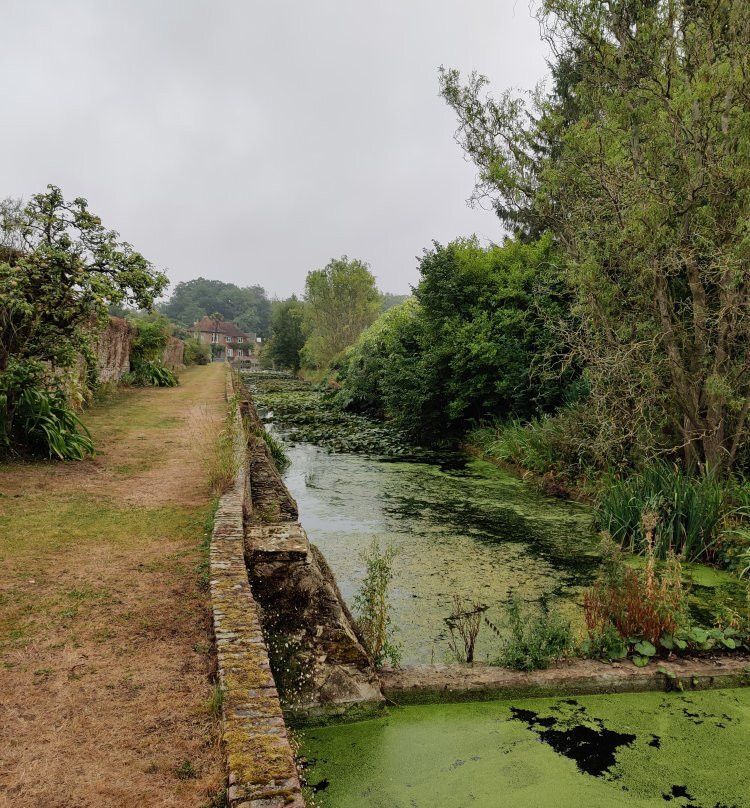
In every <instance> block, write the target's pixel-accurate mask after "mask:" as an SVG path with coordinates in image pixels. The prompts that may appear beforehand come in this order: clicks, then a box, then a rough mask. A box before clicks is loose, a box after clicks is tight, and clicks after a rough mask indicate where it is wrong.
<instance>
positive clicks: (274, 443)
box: [259, 428, 291, 474]
mask: <svg viewBox="0 0 750 808" xmlns="http://www.w3.org/2000/svg"><path fill="white" fill-rule="evenodd" d="M259 434H260V437H261V438H263V440H264V441H265V442H266V446H268V451H269V452H270V453H271V460H273V464H274V466H276V469H277V470H278V472H279V473H280V474H283V473H284V472H285V471H286V470H287V469H288V468H289V465H290V463H291V460H289V456H288V455H287V453H286V452H285V451H284V446H283V445H282V443H281V441H279V440H277V439H276V438H275V437H274V436H273V435H272V434H271V433H270V432H268V431H267V430H265V429H263V428H261V429H260V431H259Z"/></svg>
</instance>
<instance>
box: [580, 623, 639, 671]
mask: <svg viewBox="0 0 750 808" xmlns="http://www.w3.org/2000/svg"><path fill="white" fill-rule="evenodd" d="M579 651H580V654H581V656H584V657H587V658H589V659H601V660H605V661H609V662H611V661H613V660H615V659H624V658H625V657H626V656H627V655H628V647H627V645H626V644H625V640H624V639H623V638H622V637H621V636H620V632H619V631H618V630H617V628H616V627H615V625H614V624H613V623H611V622H609V623H606V624H604V625H599V626H595V627H594V628H592V629H589V632H588V636H587V637H586V639H585V640H584V641H583V643H582V644H581V647H580V649H579Z"/></svg>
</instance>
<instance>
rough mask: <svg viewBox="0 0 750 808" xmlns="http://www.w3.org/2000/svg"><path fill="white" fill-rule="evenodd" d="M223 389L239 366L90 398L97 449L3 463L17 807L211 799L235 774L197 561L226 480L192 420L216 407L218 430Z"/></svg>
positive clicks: (3, 793) (4, 632) (3, 648)
mask: <svg viewBox="0 0 750 808" xmlns="http://www.w3.org/2000/svg"><path fill="white" fill-rule="evenodd" d="M223 392H224V377H223V368H222V367H221V366H217V365H209V366H207V367H202V368H195V369H191V370H190V371H188V372H186V373H185V374H183V377H182V385H181V386H180V387H178V388H173V389H158V390H157V389H155V390H131V391H126V392H123V393H122V394H119V395H118V396H116V397H115V398H114V399H113V400H112V401H110V402H108V403H107V404H103V405H100V406H98V407H96V408H95V409H93V410H91V411H90V412H88V413H87V415H86V420H87V423H88V425H89V428H90V429H91V431H92V433H93V435H94V438H95V440H96V443H97V449H98V452H97V455H96V457H94V458H92V459H91V460H89V461H85V462H82V463H75V464H51V463H49V464H12V465H8V466H0V492H1V493H2V495H1V496H0V562H1V563H2V566H3V577H2V581H0V694H1V696H0V805H2V806H5V805H8V806H10V805H12V806H14V808H25V807H26V806H29V807H31V806H39V805H45V806H55V807H59V808H63V807H65V808H73V807H74V806H75V808H79V807H82V806H100V805H113V806H123V807H126V806H201V805H205V804H207V803H208V802H209V800H210V798H211V795H213V794H215V793H216V792H217V790H218V789H219V788H220V787H221V785H222V781H223V764H222V759H221V751H220V748H219V746H218V742H217V738H218V727H217V724H216V719H215V717H214V716H212V715H210V714H209V712H208V711H207V709H206V703H207V701H208V700H209V699H210V697H211V693H212V689H213V685H212V681H211V673H212V666H213V665H214V660H213V650H212V644H211V634H210V614H209V599H208V594H207V593H206V592H205V591H203V590H202V589H201V588H200V586H199V582H198V575H197V572H196V569H197V567H198V565H199V563H200V561H201V551H200V549H199V544H200V542H201V540H202V539H203V537H204V534H205V530H206V517H207V515H208V514H209V512H210V509H211V491H210V489H209V486H208V483H207V480H206V475H205V472H204V469H203V468H202V467H201V464H200V462H199V460H198V459H196V457H195V455H194V454H193V452H192V451H191V446H190V437H189V435H188V431H187V429H186V425H187V423H188V421H189V413H190V411H191V409H192V408H195V407H196V406H198V407H202V408H203V411H204V415H205V418H204V420H205V421H206V423H207V424H208V426H207V429H209V431H210V423H211V421H212V420H213V422H214V424H215V430H216V433H215V434H218V431H219V429H220V426H221V421H222V418H223V414H224V411H225V406H224V403H223ZM186 762H187V763H188V764H189V765H187V766H186V765H185V764H186ZM186 773H187V774H189V775H190V776H189V777H187V778H185V777H184V775H185V774H186ZM193 774H195V776H193ZM180 775H182V776H180Z"/></svg>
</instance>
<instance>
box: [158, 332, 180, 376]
mask: <svg viewBox="0 0 750 808" xmlns="http://www.w3.org/2000/svg"><path fill="white" fill-rule="evenodd" d="M184 353H185V343H184V342H183V341H182V340H181V339H177V337H170V338H169V339H168V340H167V345H166V347H165V348H164V356H163V357H162V364H163V365H164V367H165V368H167V369H168V370H180V369H181V368H183V367H184V366H185V363H184V362H183V356H184Z"/></svg>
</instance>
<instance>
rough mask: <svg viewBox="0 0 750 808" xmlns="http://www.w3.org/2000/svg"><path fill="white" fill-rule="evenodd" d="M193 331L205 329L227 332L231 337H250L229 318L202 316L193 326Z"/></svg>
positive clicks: (211, 332)
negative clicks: (213, 318) (216, 318)
mask: <svg viewBox="0 0 750 808" xmlns="http://www.w3.org/2000/svg"><path fill="white" fill-rule="evenodd" d="M193 331H205V332H208V333H210V334H213V333H214V332H218V333H219V334H225V335H227V336H229V337H248V336H250V335H249V334H247V333H246V332H245V331H241V330H240V329H239V328H237V326H236V325H235V324H234V323H230V322H229V321H228V320H218V321H217V320H212V319H211V318H210V317H208V316H206V317H201V319H200V320H198V322H197V323H195V325H194V326H193Z"/></svg>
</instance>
